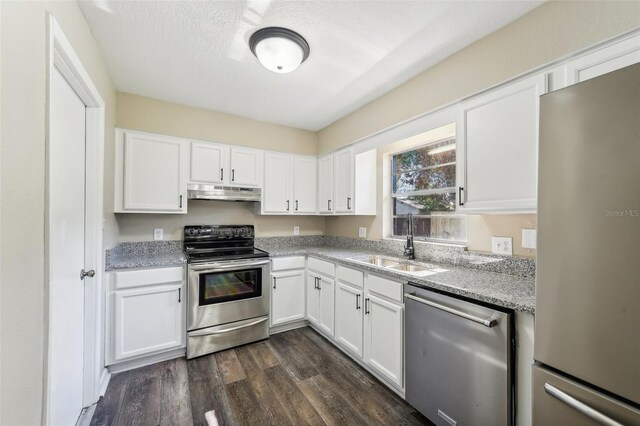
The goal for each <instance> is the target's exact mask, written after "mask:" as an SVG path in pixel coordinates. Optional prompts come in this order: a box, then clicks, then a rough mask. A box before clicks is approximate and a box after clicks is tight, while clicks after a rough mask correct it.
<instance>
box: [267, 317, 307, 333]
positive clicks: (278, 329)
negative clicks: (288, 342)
mask: <svg viewBox="0 0 640 426" xmlns="http://www.w3.org/2000/svg"><path fill="white" fill-rule="evenodd" d="M308 325H309V321H307V320H306V319H302V320H297V321H293V322H290V323H287V324H280V325H276V326H275V327H271V328H270V329H269V334H278V333H283V332H285V331H289V330H295V329H296V328H302V327H306V326H308Z"/></svg>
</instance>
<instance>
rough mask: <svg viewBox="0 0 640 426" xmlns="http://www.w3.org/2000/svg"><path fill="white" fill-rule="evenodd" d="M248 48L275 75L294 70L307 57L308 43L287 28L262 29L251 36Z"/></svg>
mask: <svg viewBox="0 0 640 426" xmlns="http://www.w3.org/2000/svg"><path fill="white" fill-rule="evenodd" d="M249 48H251V52H253V54H254V55H255V56H256V58H258V60H259V61H260V63H261V64H262V65H263V66H264V67H265V68H267V69H269V70H271V71H273V72H277V73H287V72H291V71H293V70H295V69H296V68H298V67H299V66H300V64H301V63H303V62H304V61H305V60H306V59H307V58H308V57H309V43H307V41H306V40H305V39H304V38H303V37H302V36H301V35H300V34H298V33H296V32H294V31H291V30H289V29H287V28H280V27H268V28H262V29H261V30H258V31H256V32H255V33H253V34H252V35H251V38H250V39H249Z"/></svg>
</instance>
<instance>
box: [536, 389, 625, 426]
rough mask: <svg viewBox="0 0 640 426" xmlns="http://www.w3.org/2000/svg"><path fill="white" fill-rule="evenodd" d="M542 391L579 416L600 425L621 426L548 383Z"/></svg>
mask: <svg viewBox="0 0 640 426" xmlns="http://www.w3.org/2000/svg"><path fill="white" fill-rule="evenodd" d="M544 391H545V392H546V393H548V394H549V395H551V396H552V397H554V398H555V399H557V400H558V401H560V402H563V403H565V404H567V405H568V406H569V407H571V408H573V409H574V410H576V411H578V412H579V413H581V414H584V415H585V416H587V417H589V418H590V419H591V420H593V421H595V422H597V423H599V424H601V425H605V426H623V425H622V423H618V422H617V421H615V420H613V419H612V418H611V417H609V416H607V415H605V414H602V413H601V412H600V411H598V410H596V409H594V408H592V407H589V406H588V405H587V404H585V403H584V402H581V401H578V400H577V399H575V398H574V397H572V396H571V395H569V394H567V393H564V392H562V391H561V390H560V389H558V388H556V387H555V386H553V385H550V384H549V383H545V384H544Z"/></svg>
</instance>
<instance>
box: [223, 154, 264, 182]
mask: <svg viewBox="0 0 640 426" xmlns="http://www.w3.org/2000/svg"><path fill="white" fill-rule="evenodd" d="M262 162H263V152H262V151H259V150H257V149H250V148H234V147H232V148H231V180H230V181H229V183H230V184H231V185H238V186H241V185H242V186H261V184H262V168H263V166H262Z"/></svg>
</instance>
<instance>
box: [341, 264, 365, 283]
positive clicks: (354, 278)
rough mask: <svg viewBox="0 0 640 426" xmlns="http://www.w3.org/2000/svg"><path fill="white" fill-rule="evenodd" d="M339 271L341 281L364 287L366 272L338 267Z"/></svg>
mask: <svg viewBox="0 0 640 426" xmlns="http://www.w3.org/2000/svg"><path fill="white" fill-rule="evenodd" d="M337 269H338V270H337V275H338V280H339V281H342V282H343V283H347V284H351V285H354V286H356V287H360V288H362V287H363V286H364V272H362V271H358V270H357V269H351V268H347V267H346V266H342V265H338V268H337Z"/></svg>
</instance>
